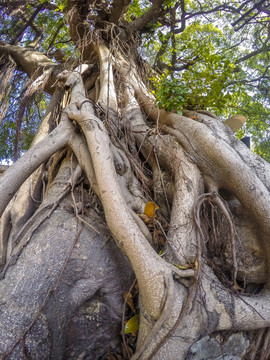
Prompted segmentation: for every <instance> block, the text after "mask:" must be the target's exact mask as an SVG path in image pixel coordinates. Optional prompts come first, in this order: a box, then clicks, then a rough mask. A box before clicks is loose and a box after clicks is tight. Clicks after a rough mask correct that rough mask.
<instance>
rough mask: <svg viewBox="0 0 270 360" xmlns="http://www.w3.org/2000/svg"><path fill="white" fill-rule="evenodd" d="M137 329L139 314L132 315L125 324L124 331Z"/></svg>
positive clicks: (128, 331)
mask: <svg viewBox="0 0 270 360" xmlns="http://www.w3.org/2000/svg"><path fill="white" fill-rule="evenodd" d="M137 330H139V314H136V315H134V316H132V318H130V319H129V320H128V322H127V323H126V325H125V329H124V333H125V334H130V333H134V332H135V331H137Z"/></svg>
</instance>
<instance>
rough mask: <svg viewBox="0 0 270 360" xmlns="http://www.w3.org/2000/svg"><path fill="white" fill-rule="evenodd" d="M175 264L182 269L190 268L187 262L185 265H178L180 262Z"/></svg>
mask: <svg viewBox="0 0 270 360" xmlns="http://www.w3.org/2000/svg"><path fill="white" fill-rule="evenodd" d="M173 265H174V266H176V267H177V268H178V269H181V270H186V269H189V268H190V265H188V264H186V265H184V266H182V265H178V264H173Z"/></svg>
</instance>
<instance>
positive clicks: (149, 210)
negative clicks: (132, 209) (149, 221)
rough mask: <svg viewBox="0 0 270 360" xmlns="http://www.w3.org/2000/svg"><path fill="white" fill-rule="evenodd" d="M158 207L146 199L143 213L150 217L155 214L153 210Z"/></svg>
mask: <svg viewBox="0 0 270 360" xmlns="http://www.w3.org/2000/svg"><path fill="white" fill-rule="evenodd" d="M157 209H158V206H157V205H156V204H155V203H154V202H153V201H148V203H146V205H145V208H144V213H145V215H147V216H148V217H150V218H153V217H154V216H155V211H156V210H157Z"/></svg>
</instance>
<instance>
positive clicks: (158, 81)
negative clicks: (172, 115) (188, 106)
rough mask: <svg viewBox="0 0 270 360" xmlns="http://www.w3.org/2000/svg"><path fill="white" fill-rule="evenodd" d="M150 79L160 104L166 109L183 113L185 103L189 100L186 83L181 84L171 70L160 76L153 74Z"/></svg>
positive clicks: (153, 91)
mask: <svg viewBox="0 0 270 360" xmlns="http://www.w3.org/2000/svg"><path fill="white" fill-rule="evenodd" d="M149 80H150V81H151V83H152V85H153V86H154V88H155V90H152V93H153V94H154V95H155V97H156V99H157V103H158V106H159V107H160V108H164V109H165V110H166V111H172V110H177V113H178V114H180V115H181V114H182V111H181V110H182V108H183V105H184V104H185V103H186V101H187V94H188V90H187V87H186V85H185V84H181V83H180V81H179V79H176V78H173V77H172V76H171V75H170V73H169V71H166V72H165V73H163V74H162V75H161V76H160V77H158V76H153V77H151V78H150V79H149Z"/></svg>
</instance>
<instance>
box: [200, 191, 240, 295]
mask: <svg viewBox="0 0 270 360" xmlns="http://www.w3.org/2000/svg"><path fill="white" fill-rule="evenodd" d="M206 205H207V206H208V207H209V206H210V214H209V208H206ZM202 215H203V216H204V222H203V223H202V221H201V216H202ZM209 215H210V216H209ZM194 218H195V222H196V225H197V228H198V232H199V235H198V242H197V259H198V263H199V274H200V270H201V266H202V256H204V257H205V258H206V260H210V263H212V261H214V262H215V256H218V257H219V258H221V259H222V258H223V259H224V253H223V254H222V252H224V251H225V248H227V244H225V245H223V241H225V240H227V241H229V242H230V251H231V256H232V271H231V280H232V283H233V287H234V288H235V289H236V290H238V289H239V286H238V285H237V281H236V278H237V269H238V266H237V260H236V244H235V236H236V230H235V226H234V223H233V219H232V215H231V212H230V210H229V208H228V205H227V204H226V203H225V201H224V200H223V199H222V198H221V197H220V196H219V195H218V194H217V193H216V192H214V193H206V194H202V195H201V196H200V197H199V198H198V200H197V202H196V204H195V206H194ZM223 218H224V220H225V221H226V224H227V225H228V228H229V232H228V234H226V235H225V236H226V238H225V239H224V240H223V236H224V235H222V234H221V232H222V231H224V230H223V229H222V227H223V226H224V225H222V224H223V221H224V220H223ZM218 224H220V225H221V227H219V226H218ZM225 231H226V230H225ZM206 247H207V249H208V251H206ZM209 256H210V258H209ZM211 258H213V260H212V259H211ZM225 262H226V259H224V260H222V262H221V264H220V265H219V264H216V266H217V267H218V268H219V267H221V268H219V271H221V272H222V271H223V269H222V268H224V267H225V266H226V265H225ZM224 276H225V278H226V277H227V275H225V274H224Z"/></svg>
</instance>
